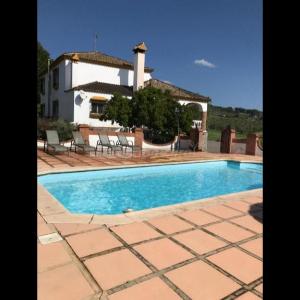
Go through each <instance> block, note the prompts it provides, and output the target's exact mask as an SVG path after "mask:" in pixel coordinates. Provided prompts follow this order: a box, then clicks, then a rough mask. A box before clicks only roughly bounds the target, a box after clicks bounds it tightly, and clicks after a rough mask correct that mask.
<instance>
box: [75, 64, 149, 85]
mask: <svg viewBox="0 0 300 300" xmlns="http://www.w3.org/2000/svg"><path fill="white" fill-rule="evenodd" d="M72 77H73V79H72V81H73V87H74V86H78V85H82V84H86V83H89V82H93V81H99V82H105V83H110V84H117V85H129V86H130V85H133V70H127V69H120V68H114V67H108V66H101V65H95V64H89V63H85V62H77V63H73V76H72ZM144 78H145V81H146V80H149V79H151V74H150V73H145V75H144Z"/></svg>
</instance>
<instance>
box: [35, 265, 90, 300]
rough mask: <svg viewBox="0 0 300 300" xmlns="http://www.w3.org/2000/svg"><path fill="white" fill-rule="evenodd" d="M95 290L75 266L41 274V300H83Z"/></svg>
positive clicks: (39, 280) (39, 289)
mask: <svg viewBox="0 0 300 300" xmlns="http://www.w3.org/2000/svg"><path fill="white" fill-rule="evenodd" d="M93 293H94V292H93V290H92V288H91V287H90V285H89V284H88V282H87V281H86V279H85V278H84V277H83V275H82V274H81V273H80V271H79V270H78V269H77V267H76V266H75V265H73V264H69V265H66V266H63V267H59V268H56V269H54V270H51V271H47V272H43V273H40V274H39V278H38V299H39V300H54V299H55V300H82V299H84V298H86V297H88V296H90V295H93Z"/></svg>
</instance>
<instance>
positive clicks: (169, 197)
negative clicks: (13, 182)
mask: <svg viewBox="0 0 300 300" xmlns="http://www.w3.org/2000/svg"><path fill="white" fill-rule="evenodd" d="M38 182H39V183H40V184H41V185H43V186H44V187H45V188H46V189H47V190H48V191H49V192H50V193H51V194H52V195H53V196H54V197H55V198H56V199H57V200H58V201H60V202H61V203H62V204H63V205H64V206H65V207H66V208H67V209H68V210H69V211H70V212H72V213H90V214H119V213H122V212H123V210H125V209H127V208H132V209H133V210H142V209H147V208H153V207H158V206H164V205H171V204H176V203H181V202H185V201H191V200H198V199H202V198H207V197H213V196H217V195H223V194H229V193H234V192H240V191H245V190H251V189H256V188H261V187H262V164H256V163H238V162H231V161H218V162H204V163H189V164H176V165H164V166H151V167H138V168H126V169H113V170H101V171H88V172H74V173H61V174H49V175H43V176H39V177H38Z"/></svg>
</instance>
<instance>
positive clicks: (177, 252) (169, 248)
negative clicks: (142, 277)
mask: <svg viewBox="0 0 300 300" xmlns="http://www.w3.org/2000/svg"><path fill="white" fill-rule="evenodd" d="M134 249H135V250H136V251H138V252H139V253H140V254H141V255H142V256H143V257H144V258H146V259H147V260H148V261H149V262H150V263H151V264H153V265H154V266H155V267H156V268H157V269H164V268H167V267H170V266H172V265H175V264H177V263H180V262H182V261H185V260H187V259H190V258H192V257H194V256H193V255H192V254H190V253H189V252H188V251H186V250H185V249H183V248H182V247H180V246H178V245H177V244H175V243H174V242H172V241H170V240H169V239H161V240H157V241H152V242H149V243H145V244H141V245H138V246H135V247H134Z"/></svg>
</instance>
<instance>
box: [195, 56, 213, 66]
mask: <svg viewBox="0 0 300 300" xmlns="http://www.w3.org/2000/svg"><path fill="white" fill-rule="evenodd" d="M194 63H195V64H196V65H199V66H203V67H208V68H215V67H216V65H214V64H213V63H211V62H209V61H207V60H205V59H203V58H202V59H196V60H195V61H194Z"/></svg>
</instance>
